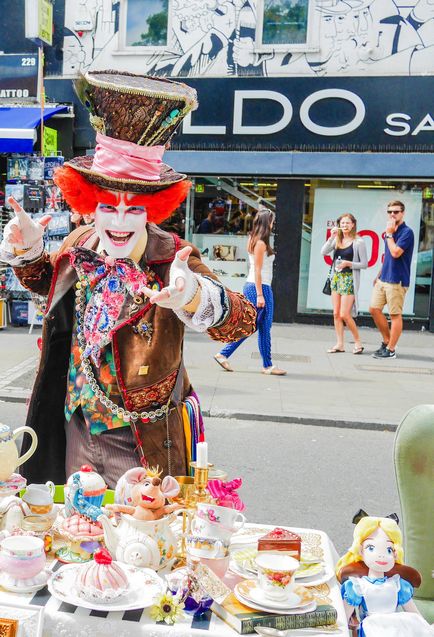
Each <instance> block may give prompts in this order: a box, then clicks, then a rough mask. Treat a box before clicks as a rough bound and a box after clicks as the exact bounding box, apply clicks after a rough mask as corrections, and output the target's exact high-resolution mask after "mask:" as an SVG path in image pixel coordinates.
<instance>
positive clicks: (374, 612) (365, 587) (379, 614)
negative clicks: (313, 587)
mask: <svg viewBox="0 0 434 637" xmlns="http://www.w3.org/2000/svg"><path fill="white" fill-rule="evenodd" d="M351 580H352V582H353V586H354V590H355V592H356V593H357V594H358V595H361V596H362V597H363V598H364V600H365V604H366V608H367V610H368V616H367V617H365V619H364V620H363V622H362V627H363V633H364V635H365V636H366V637H434V628H432V627H431V626H430V625H429V624H428V623H427V622H426V621H425V620H424V619H423V618H422V617H420V616H419V615H416V614H415V613H409V612H405V611H404V612H399V611H397V605H398V591H399V590H400V587H401V584H400V577H399V575H394V576H393V577H389V578H387V579H386V581H385V582H383V583H381V584H378V583H377V584H373V583H372V582H370V581H369V580H367V579H366V578H364V577H361V578H351Z"/></svg>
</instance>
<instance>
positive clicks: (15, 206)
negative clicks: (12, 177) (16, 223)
mask: <svg viewBox="0 0 434 637" xmlns="http://www.w3.org/2000/svg"><path fill="white" fill-rule="evenodd" d="M8 203H10V205H11V206H12V209H13V211H14V212H15V214H16V215H17V217H18V218H19V219H22V218H23V215H24V217H25V218H26V219H27V218H28V215H27V213H26V211H25V210H24V208H23V207H22V206H21V204H19V203H18V201H17V200H16V199H14V198H13V197H9V198H8Z"/></svg>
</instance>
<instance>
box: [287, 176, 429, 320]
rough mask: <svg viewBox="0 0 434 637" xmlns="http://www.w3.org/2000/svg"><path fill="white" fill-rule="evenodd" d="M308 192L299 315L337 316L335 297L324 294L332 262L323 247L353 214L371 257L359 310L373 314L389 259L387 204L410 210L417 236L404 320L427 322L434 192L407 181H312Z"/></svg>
mask: <svg viewBox="0 0 434 637" xmlns="http://www.w3.org/2000/svg"><path fill="white" fill-rule="evenodd" d="M305 188H306V197H305V202H306V203H305V211H304V217H303V229H302V243H301V256H300V275H299V288H298V311H299V312H301V313H321V312H326V313H331V301H330V297H328V296H326V295H324V294H322V288H323V285H324V281H325V279H326V276H327V273H328V271H329V266H330V263H331V261H330V257H324V256H322V255H321V247H322V245H323V244H324V243H325V241H326V239H327V237H328V236H329V232H330V227H331V226H332V225H333V224H334V223H335V222H336V219H337V218H338V217H339V216H340V215H341V214H343V213H345V212H350V213H352V214H353V215H354V216H355V217H356V219H357V231H358V233H359V235H360V236H361V237H363V239H364V241H365V243H366V248H367V253H368V268H367V269H366V270H362V272H361V283H360V290H359V307H360V312H361V314H369V302H370V298H371V292H372V283H373V280H374V278H375V277H376V276H377V274H378V272H379V270H380V268H381V263H382V257H383V254H384V240H383V237H384V231H385V228H386V223H387V214H386V208H387V203H388V202H389V201H391V200H399V201H402V202H403V203H404V205H405V208H406V214H405V222H406V223H407V225H408V226H410V227H411V229H412V230H413V232H414V236H415V248H414V253H413V260H412V266H411V279H410V288H409V290H408V292H407V295H406V301H405V305H404V315H407V316H413V317H418V318H427V317H428V313H429V300H430V293H431V285H432V267H433V247H434V194H433V193H434V186H433V185H432V184H428V183H414V182H402V181H399V182H398V181H381V180H376V181H361V180H360V181H342V180H341V181H340V180H321V179H319V180H310V181H307V182H306V184H305Z"/></svg>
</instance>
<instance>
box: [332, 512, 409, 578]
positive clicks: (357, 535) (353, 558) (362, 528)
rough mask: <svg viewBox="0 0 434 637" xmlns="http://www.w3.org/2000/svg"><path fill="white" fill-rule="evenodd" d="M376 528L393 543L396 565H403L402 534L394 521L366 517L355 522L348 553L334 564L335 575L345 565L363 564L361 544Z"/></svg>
mask: <svg viewBox="0 0 434 637" xmlns="http://www.w3.org/2000/svg"><path fill="white" fill-rule="evenodd" d="M378 528H380V529H383V531H384V532H385V534H386V535H387V537H388V538H389V540H391V542H393V547H394V549H395V555H396V557H395V561H396V562H397V564H402V563H403V561H404V549H403V548H402V533H401V529H400V528H399V526H398V525H397V523H396V522H395V520H392V518H374V517H371V516H370V515H368V516H366V517H364V518H362V519H361V520H359V522H357V524H356V527H355V529H354V535H353V543H352V545H351V546H350V548H349V550H348V552H347V553H345V555H343V556H342V557H341V559H340V560H339V562H338V563H337V564H336V574H338V573H339V571H340V570H341V569H342V568H343V567H344V566H346V565H347V564H352V563H354V562H363V557H362V555H361V549H362V544H363V542H364V541H365V540H366V538H367V537H369V536H370V535H371V533H374V531H376V530H377V529H378Z"/></svg>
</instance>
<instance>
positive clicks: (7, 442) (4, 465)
mask: <svg viewBox="0 0 434 637" xmlns="http://www.w3.org/2000/svg"><path fill="white" fill-rule="evenodd" d="M25 432H27V433H29V434H30V436H31V438H32V444H31V445H30V449H29V450H28V451H26V453H25V454H23V455H22V456H20V457H18V449H17V446H16V444H15V439H16V438H17V437H18V436H19V435H21V434H22V433H25ZM37 446H38V436H37V435H36V432H35V431H33V429H32V428H31V427H18V429H15V431H11V428H10V427H8V426H7V425H1V424H0V482H7V481H8V480H9V478H10V477H11V476H12V474H13V473H14V471H15V469H16V468H17V467H19V466H20V465H22V464H23V463H24V462H26V460H28V459H29V458H30V457H31V456H32V455H33V454H34V453H35V451H36V447H37Z"/></svg>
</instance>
